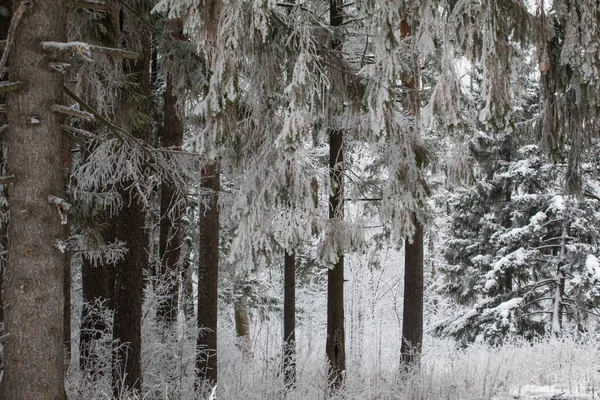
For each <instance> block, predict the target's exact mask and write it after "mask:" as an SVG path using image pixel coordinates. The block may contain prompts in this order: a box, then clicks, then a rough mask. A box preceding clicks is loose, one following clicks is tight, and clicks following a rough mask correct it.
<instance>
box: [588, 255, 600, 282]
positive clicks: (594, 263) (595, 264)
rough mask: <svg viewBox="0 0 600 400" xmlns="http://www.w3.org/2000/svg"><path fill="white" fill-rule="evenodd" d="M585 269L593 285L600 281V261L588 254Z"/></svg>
mask: <svg viewBox="0 0 600 400" xmlns="http://www.w3.org/2000/svg"><path fill="white" fill-rule="evenodd" d="M585 268H586V269H587V272H588V274H589V275H590V280H591V281H592V284H594V283H596V282H597V281H600V260H598V259H597V258H596V256H595V255H593V254H588V256H587V258H586V259H585Z"/></svg>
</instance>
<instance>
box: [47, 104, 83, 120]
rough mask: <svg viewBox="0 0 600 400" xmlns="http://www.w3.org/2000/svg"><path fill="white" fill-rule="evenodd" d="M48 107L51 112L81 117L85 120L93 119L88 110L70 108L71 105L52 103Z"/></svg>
mask: <svg viewBox="0 0 600 400" xmlns="http://www.w3.org/2000/svg"><path fill="white" fill-rule="evenodd" d="M50 109H51V110H52V111H53V112H57V113H61V114H65V115H68V116H71V117H78V118H81V119H83V120H86V121H93V120H94V115H92V114H90V113H89V112H85V111H81V110H77V109H74V108H71V107H67V106H62V105H60V104H52V105H51V106H50Z"/></svg>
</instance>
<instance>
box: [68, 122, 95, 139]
mask: <svg viewBox="0 0 600 400" xmlns="http://www.w3.org/2000/svg"><path fill="white" fill-rule="evenodd" d="M60 127H61V128H62V129H64V130H66V131H69V132H70V133H72V134H77V135H81V136H84V137H85V138H86V139H98V135H96V134H95V133H93V132H90V131H86V130H85V129H79V128H74V127H72V126H70V125H61V126H60Z"/></svg>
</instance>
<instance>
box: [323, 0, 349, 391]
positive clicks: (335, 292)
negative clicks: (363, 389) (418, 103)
mask: <svg viewBox="0 0 600 400" xmlns="http://www.w3.org/2000/svg"><path fill="white" fill-rule="evenodd" d="M343 23H344V13H343V1H342V0H330V2H329V25H331V26H333V27H337V26H341V25H342V24H343ZM331 48H332V49H333V50H334V51H336V52H339V51H341V50H342V41H341V40H340V38H339V37H335V36H334V38H333V39H332V42H331ZM329 180H330V185H331V189H330V195H329V219H330V220H336V221H335V223H337V222H340V221H341V220H343V218H344V134H343V132H342V130H340V129H337V128H330V130H329ZM337 252H338V260H337V262H336V263H335V265H334V266H333V268H332V269H329V271H328V273H327V342H326V344H325V352H326V354H327V359H328V361H329V382H330V384H331V386H332V387H334V388H337V387H340V386H341V384H342V383H343V379H344V372H345V370H346V338H345V332H344V254H343V252H342V250H341V249H338V250H337Z"/></svg>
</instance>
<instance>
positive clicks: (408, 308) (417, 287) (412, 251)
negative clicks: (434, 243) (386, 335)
mask: <svg viewBox="0 0 600 400" xmlns="http://www.w3.org/2000/svg"><path fill="white" fill-rule="evenodd" d="M413 222H414V224H415V234H414V236H413V237H412V238H411V240H409V239H406V243H405V247H404V307H403V310H402V345H401V347H400V353H401V354H402V362H403V363H404V364H405V365H407V364H412V363H415V362H418V360H419V355H420V352H421V345H422V344H423V225H422V224H421V223H420V222H419V221H418V220H417V219H416V217H415V216H414V214H413Z"/></svg>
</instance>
